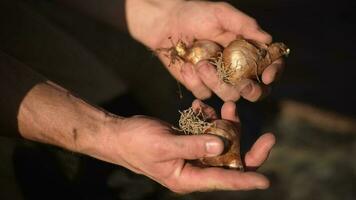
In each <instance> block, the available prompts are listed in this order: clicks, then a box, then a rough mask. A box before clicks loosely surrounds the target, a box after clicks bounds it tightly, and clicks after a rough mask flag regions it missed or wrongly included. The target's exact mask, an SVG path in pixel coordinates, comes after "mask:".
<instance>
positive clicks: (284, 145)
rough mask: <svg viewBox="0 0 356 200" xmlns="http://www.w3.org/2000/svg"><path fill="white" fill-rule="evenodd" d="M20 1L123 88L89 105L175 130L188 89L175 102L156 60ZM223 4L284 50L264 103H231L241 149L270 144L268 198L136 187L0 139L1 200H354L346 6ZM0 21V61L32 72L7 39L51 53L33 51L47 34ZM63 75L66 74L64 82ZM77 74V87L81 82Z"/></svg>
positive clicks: (98, 166)
mask: <svg viewBox="0 0 356 200" xmlns="http://www.w3.org/2000/svg"><path fill="white" fill-rule="evenodd" d="M19 2H20V3H19V5H20V6H19V7H20V8H24V9H25V10H30V12H33V13H35V15H36V16H37V15H38V16H40V18H41V19H42V18H43V19H44V20H45V21H46V22H48V23H50V24H51V26H53V28H55V29H57V30H60V31H62V32H64V33H65V34H66V35H67V36H68V37H70V38H72V39H73V40H75V41H76V42H78V43H79V45H80V46H81V48H82V49H84V50H83V51H87V52H89V53H90V55H92V56H93V57H95V59H96V60H98V61H99V62H100V63H101V64H102V65H104V66H105V67H108V68H110V69H111V70H112V71H113V74H114V75H115V76H117V77H120V78H121V79H122V80H123V81H124V82H125V85H126V86H127V90H125V91H124V93H122V94H121V95H118V96H117V97H115V98H114V99H111V100H107V101H105V102H94V103H98V104H100V105H101V106H103V107H104V108H106V109H107V110H109V111H111V112H115V113H119V114H121V115H125V116H130V115H133V114H147V115H152V116H155V117H159V118H161V119H163V120H165V121H168V122H171V123H176V121H177V119H178V112H177V111H178V110H182V109H185V108H187V107H188V106H189V105H190V103H191V101H192V100H193V97H192V96H191V95H190V93H189V92H187V91H183V95H184V98H183V99H179V98H178V95H177V93H176V92H177V90H178V89H177V84H176V82H175V81H174V80H173V78H172V77H170V75H169V74H168V72H167V71H166V70H165V69H164V67H163V66H162V65H161V64H160V62H159V61H158V60H157V58H156V57H154V56H153V54H152V52H151V51H149V50H148V49H146V48H145V47H143V46H142V45H140V44H138V43H137V42H135V41H134V40H132V39H131V38H130V37H129V36H128V35H127V34H126V33H123V32H120V31H119V30H117V29H115V28H113V27H110V26H109V25H107V24H105V23H102V22H100V21H97V20H95V19H93V18H91V17H89V16H87V15H85V14H81V13H80V12H76V11H75V10H73V9H69V8H66V7H64V6H61V5H57V4H56V3H55V1H43V0H42V1H36V2H33V1H19ZM230 3H232V4H233V5H234V6H236V7H237V8H239V9H240V10H242V11H244V12H246V13H247V14H249V15H251V16H253V17H254V18H256V19H257V21H258V22H259V24H260V25H261V27H263V28H264V29H265V30H266V31H267V32H269V33H271V34H272V35H273V37H274V40H275V41H283V42H285V43H286V44H287V45H288V46H289V47H290V49H291V54H290V56H289V57H288V58H287V59H286V64H287V65H286V66H287V67H286V69H285V71H284V74H283V77H282V79H281V80H280V81H279V82H278V83H277V84H274V85H273V90H272V93H271V95H270V96H269V97H268V98H266V99H264V100H263V101H261V102H258V103H249V102H246V101H243V100H242V101H239V103H238V104H239V108H240V109H239V111H240V115H241V118H242V124H243V129H244V130H243V131H244V135H243V138H242V143H243V148H244V149H245V150H246V149H248V147H249V146H250V144H251V143H252V142H253V141H254V140H255V139H256V137H257V136H258V135H259V134H260V133H262V132H265V131H272V132H274V133H275V134H276V136H277V144H276V146H275V148H274V150H273V151H272V153H271V155H270V159H269V160H268V161H267V162H266V164H265V165H264V166H263V167H262V168H261V169H260V171H261V172H262V173H264V174H266V175H267V176H268V177H269V178H270V179H271V181H272V185H271V188H270V189H268V190H266V191H249V192H209V193H195V194H190V195H184V196H180V195H175V194H173V193H171V192H169V191H168V190H166V189H164V188H163V187H161V186H160V185H158V184H156V183H154V182H153V181H151V180H149V179H147V178H145V177H142V176H138V175H135V174H133V173H130V172H129V171H127V170H125V169H123V168H120V167H117V166H113V165H109V164H107V163H104V162H101V161H97V160H94V159H91V158H88V157H86V156H82V155H77V154H73V153H70V152H67V151H64V150H61V149H58V148H54V147H49V146H46V145H40V144H37V143H32V142H23V141H20V140H13V139H9V138H0V143H1V144H0V158H1V161H2V162H1V164H0V199H63V198H65V199H193V200H195V199H197V200H198V199H208V198H209V199H288V200H299V199H303V200H304V199H311V200H314V199H323V200H324V199H326V200H329V199H330V200H333V199H345V200H348V199H350V200H351V199H355V198H356V161H355V159H354V158H355V154H356V140H355V137H356V135H355V134H356V128H355V127H356V110H355V106H354V103H355V102H356V93H355V89H354V86H355V84H354V81H355V78H356V76H355V71H356V69H355V66H356V62H355V60H354V59H355V57H356V53H355V52H356V51H355V48H354V44H355V42H356V41H355V35H356V30H355V24H356V23H355V15H356V14H355V12H354V10H355V8H356V7H355V3H354V1H347V0H339V1H333V2H332V1H331V2H328V1H321V0H315V1H305V0H304V1H302V0H299V1H296V0H271V1H262V0H249V1H248V0H241V1H238V2H237V1H230ZM2 5H6V4H0V6H2ZM20 11H21V9H19V12H20ZM0 15H1V18H2V19H1V21H0V22H1V26H2V28H1V29H0V32H1V33H0V36H1V44H0V46H1V49H2V50H3V51H5V52H6V53H8V54H10V55H13V56H15V57H16V58H21V60H24V61H25V62H27V63H30V64H33V63H36V64H40V63H41V59H40V58H41V56H39V57H35V56H34V53H33V51H34V50H33V48H32V47H31V45H25V47H26V48H20V47H23V46H21V45H19V46H20V47H18V46H16V45H14V43H13V42H11V40H10V39H6V38H5V36H7V37H10V36H11V38H12V39H14V38H15V39H17V38H18V39H19V41H20V42H18V43H16V44H21V40H23V41H31V42H32V43H31V42H29V43H28V44H36V45H35V46H36V48H35V49H36V50H38V52H40V51H41V50H42V51H45V50H46V49H47V50H48V51H54V49H56V50H58V49H59V50H58V51H60V48H54V47H52V46H53V44H56V42H55V41H53V43H52V42H41V41H44V38H45V37H46V36H45V35H44V32H42V33H41V31H37V32H36V31H35V30H41V29H40V28H38V29H35V28H34V27H36V25H31V20H29V22H26V23H25V22H24V21H23V20H20V21H22V22H24V23H18V22H19V21H18V18H20V17H21V14H20V13H16V9H14V10H11V9H8V10H7V12H6V11H2V13H1V14H0ZM9 16H11V17H9ZM15 22H16V23H15ZM33 23H35V22H33ZM8 27H10V28H11V29H9V28H8ZM10 30H14V31H10ZM16 30H18V31H16ZM20 31H21V34H20ZM9 33H11V35H9ZM41 34H43V35H41ZM46 41H50V38H49V39H48V40H46ZM61 48H63V47H61ZM62 51H66V49H62ZM42 57H45V55H43V56H42ZM57 59H59V60H61V58H57ZM63 59H68V58H62V61H61V62H64V63H66V61H68V60H63ZM58 62H59V61H58ZM42 63H46V62H42ZM68 63H69V64H70V63H71V62H69V61H68ZM71 75H72V74H71V73H68V79H70V78H71V77H70V76H71ZM75 76H76V78H78V79H80V78H81V74H80V73H76V74H75ZM82 76H83V75H82ZM99 78H100V77H99ZM56 81H57V82H59V83H61V84H62V85H65V86H67V85H68V87H69V88H70V89H72V90H74V91H75V92H78V93H81V89H82V88H80V87H78V88H76V87H74V86H73V87H72V88H71V84H69V83H70V81H69V80H66V79H61V80H56ZM86 90H87V89H86ZM89 91H90V90H89ZM93 93H95V91H93ZM85 94H86V93H85ZM83 96H85V95H83ZM85 97H86V96H85ZM86 98H87V99H90V98H91V96H90V95H88V96H87V97H86ZM93 99H95V98H94V97H93ZM207 103H209V104H210V105H212V106H214V107H216V108H219V107H220V106H221V104H222V102H221V101H220V100H218V99H217V98H213V99H210V100H209V101H207ZM122 105H124V106H122Z"/></svg>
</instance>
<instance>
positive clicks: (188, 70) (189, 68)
mask: <svg viewBox="0 0 356 200" xmlns="http://www.w3.org/2000/svg"><path fill="white" fill-rule="evenodd" d="M181 74H182V79H183V81H182V82H183V83H184V85H185V87H186V88H187V89H188V90H190V91H191V92H192V93H193V95H194V96H195V97H196V98H198V99H207V98H209V97H210V96H211V90H210V89H209V88H208V87H207V86H205V84H204V83H203V82H202V81H201V80H200V77H199V76H198V75H197V74H196V72H195V70H194V66H193V65H192V64H190V63H184V64H183V66H182V69H181Z"/></svg>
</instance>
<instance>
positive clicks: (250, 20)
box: [248, 17, 259, 29]
mask: <svg viewBox="0 0 356 200" xmlns="http://www.w3.org/2000/svg"><path fill="white" fill-rule="evenodd" d="M248 23H249V24H250V26H251V27H252V28H256V29H258V28H259V25H258V23H257V21H256V19H255V18H252V17H250V18H249V19H248Z"/></svg>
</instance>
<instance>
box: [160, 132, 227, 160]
mask: <svg viewBox="0 0 356 200" xmlns="http://www.w3.org/2000/svg"><path fill="white" fill-rule="evenodd" d="M170 144H171V145H170V146H168V148H169V149H168V150H166V151H165V152H167V153H166V155H165V157H166V158H168V159H176V158H180V159H187V160H193V159H199V158H204V157H213V156H217V155H220V154H221V153H222V152H223V151H224V143H223V141H222V140H221V139H220V138H218V137H216V136H213V135H207V134H206V135H179V136H177V135H172V136H171V138H170Z"/></svg>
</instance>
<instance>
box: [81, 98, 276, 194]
mask: <svg viewBox="0 0 356 200" xmlns="http://www.w3.org/2000/svg"><path fill="white" fill-rule="evenodd" d="M193 107H195V108H197V107H202V109H203V111H204V112H205V113H207V115H208V116H210V117H213V118H214V117H217V116H216V114H215V111H214V110H213V109H212V108H211V107H208V106H206V105H204V104H203V103H202V102H200V101H195V102H194V103H193ZM221 113H222V118H223V119H227V120H231V121H234V122H235V123H236V124H238V118H237V116H236V115H235V114H236V113H235V104H234V103H233V102H227V103H225V104H224V106H223V107H222V111H221ZM101 131H102V133H101V134H98V135H97V136H96V138H95V140H94V141H95V144H92V145H90V147H91V148H87V149H91V151H86V152H85V153H86V154H88V155H90V156H93V157H96V158H99V159H101V160H105V161H108V162H111V163H114V164H118V165H121V166H124V167H126V168H128V169H130V170H132V171H134V172H136V173H139V174H143V175H145V176H148V177H150V178H151V179H153V180H155V181H157V182H158V183H160V184H162V185H164V186H166V187H167V188H169V189H170V190H172V191H174V192H177V193H189V192H195V191H208V190H252V189H265V188H267V187H268V186H269V181H268V179H267V178H266V177H265V176H263V175H262V174H259V173H256V172H239V171H235V170H228V169H223V168H215V167H210V168H200V167H197V166H193V165H191V164H189V163H187V162H186V160H192V159H198V158H202V157H209V156H217V155H219V154H221V153H222V151H223V142H222V141H221V140H220V139H219V138H218V137H216V136H213V135H177V134H175V132H174V130H172V128H171V125H169V124H167V123H165V122H162V121H160V120H157V119H153V118H150V117H146V116H135V117H131V118H126V119H115V118H112V119H110V120H109V123H107V124H105V126H104V128H103V129H102V130H101ZM274 140H275V139H274V136H273V135H272V134H270V133H268V134H265V135H263V136H261V137H260V138H259V139H258V140H257V141H256V143H255V144H254V145H253V147H252V149H251V151H250V152H248V153H247V154H246V157H245V162H246V165H247V167H251V168H256V167H258V166H260V165H261V164H262V163H263V162H264V161H265V160H266V159H267V156H268V154H269V152H270V150H271V148H272V146H273V144H274Z"/></svg>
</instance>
